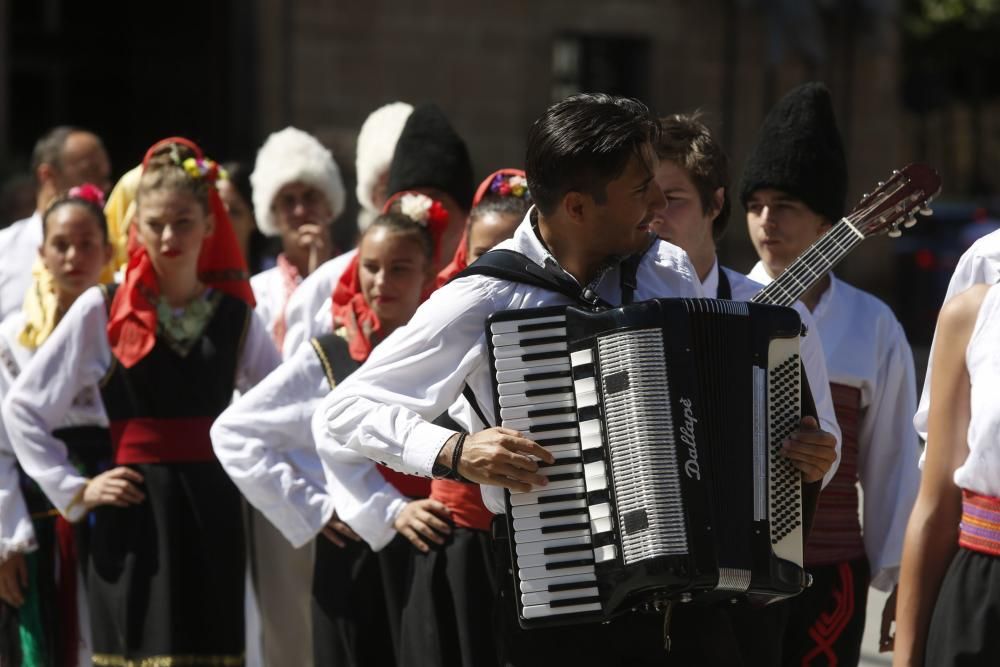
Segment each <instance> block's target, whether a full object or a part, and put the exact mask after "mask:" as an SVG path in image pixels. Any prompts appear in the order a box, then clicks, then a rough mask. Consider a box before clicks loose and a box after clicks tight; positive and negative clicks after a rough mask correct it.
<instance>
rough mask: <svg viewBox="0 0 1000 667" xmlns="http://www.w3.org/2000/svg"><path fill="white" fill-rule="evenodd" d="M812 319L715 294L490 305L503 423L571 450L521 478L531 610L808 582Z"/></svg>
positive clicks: (561, 621)
mask: <svg viewBox="0 0 1000 667" xmlns="http://www.w3.org/2000/svg"><path fill="white" fill-rule="evenodd" d="M800 331H801V323H800V320H799V316H798V313H796V312H795V310H793V309H791V308H784V307H779V306H767V305H759V304H752V303H743V302H735V301H723V300H715V299H658V300H653V301H646V302H642V303H637V304H633V305H630V306H625V307H622V308H617V309H612V310H607V311H604V312H598V313H594V312H588V311H585V310H580V309H577V308H575V307H555V308H540V309H527V310H515V311H504V312H500V313H496V314H494V315H493V316H491V317H490V318H489V320H488V322H487V339H488V342H489V350H490V363H491V367H492V372H493V379H494V382H495V384H494V388H495V396H494V398H495V409H496V414H497V415H498V416H499V421H500V424H501V425H503V426H506V427H508V428H513V429H517V430H518V431H521V432H522V433H524V434H525V436H526V437H528V438H531V439H532V440H534V441H536V442H537V443H538V444H540V445H541V446H543V447H545V448H546V449H547V450H548V451H549V452H551V453H552V454H553V456H554V458H555V462H554V463H553V464H551V465H545V466H544V467H543V469H542V471H543V472H544V474H546V476H547V477H548V481H549V483H548V484H547V485H546V486H544V487H535V488H533V489H532V490H531V491H529V492H526V493H515V492H508V493H507V496H506V503H507V517H506V520H507V535H508V537H509V539H510V552H511V564H512V569H513V572H514V582H515V585H516V587H517V590H516V591H515V597H516V599H517V607H518V614H519V621H520V623H521V625H522V626H523V627H525V628H530V627H539V626H547V625H566V624H574V623H583V622H588V621H604V620H607V619H609V618H611V617H613V616H615V615H617V614H621V613H624V612H626V611H629V610H632V609H637V608H642V607H646V606H652V605H654V604H656V603H658V602H661V601H667V600H685V601H688V600H691V601H711V600H717V599H723V598H732V597H739V596H750V597H755V598H759V599H762V600H764V601H768V600H772V599H780V598H783V597H787V596H791V595H795V594H797V593H799V592H801V590H802V589H803V588H804V586H805V581H806V575H805V573H804V571H803V569H802V538H803V534H802V484H801V477H800V475H799V473H798V471H797V470H796V469H795V468H794V467H793V466H792V465H791V464H790V463H789V462H788V460H787V459H786V458H785V457H784V456H782V455H781V443H782V441H783V440H784V439H785V438H786V437H787V436H788V434H790V433H791V432H792V431H793V430H794V429H795V427H796V426H797V425H798V422H799V419H800V414H801V407H800V406H801V393H800V392H801V376H800V372H801V371H800V369H801V363H800V360H799V335H800Z"/></svg>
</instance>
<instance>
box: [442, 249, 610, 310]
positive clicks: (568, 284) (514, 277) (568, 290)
mask: <svg viewBox="0 0 1000 667" xmlns="http://www.w3.org/2000/svg"><path fill="white" fill-rule="evenodd" d="M477 275H478V276H489V277H490V278H499V279H500V280H508V281H510V282H514V283H522V284H524V285H531V286H533V287H541V288H542V289H547V290H550V291H552V292H558V293H560V294H564V295H565V296H568V297H569V298H571V299H573V300H574V301H576V302H578V303H580V304H581V305H584V306H586V307H588V308H592V307H593V306H594V305H595V304H593V303H591V302H589V301H587V300H586V299H585V298H584V296H583V294H582V291H581V289H580V286H579V285H578V284H576V283H575V282H573V281H572V280H570V279H569V278H566V277H564V276H561V275H558V274H556V273H555V272H554V271H549V270H546V269H544V268H542V267H540V266H538V265H537V264H535V263H534V262H533V261H531V260H530V259H528V258H527V257H526V256H525V255H523V254H521V253H519V252H517V251H515V250H506V249H498V250H491V251H490V252H487V253H484V254H483V255H481V256H480V257H479V259H477V260H476V261H475V262H473V263H472V264H471V265H469V266H468V267H466V268H465V269H464V270H463V271H462V272H461V273H459V274H458V275H456V276H455V278H452V280H455V279H457V278H464V277H465V276H477Z"/></svg>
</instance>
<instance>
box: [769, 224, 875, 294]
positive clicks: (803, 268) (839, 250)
mask: <svg viewBox="0 0 1000 667" xmlns="http://www.w3.org/2000/svg"><path fill="white" fill-rule="evenodd" d="M864 239H865V235H864V234H862V233H861V232H859V231H858V230H857V228H856V227H855V226H854V225H853V224H851V222H850V220H848V218H841V220H840V222H838V223H837V224H836V225H834V226H833V227H832V228H831V229H830V231H828V232H827V233H826V234H824V235H823V236H822V237H820V238H819V239H817V241H816V242H815V243H813V244H812V245H811V246H809V247H808V248H807V249H806V251H805V252H804V253H802V254H801V255H799V256H798V257H797V258H796V259H795V261H794V262H792V263H791V264H789V265H788V268H786V269H785V270H784V271H782V272H781V275H780V276H778V277H777V278H776V279H775V280H774V281H772V282H771V283H770V284H769V285H767V286H766V287H765V288H764V289H762V290H761V291H760V292H758V293H757V294H756V295H754V297H753V299H751V301H752V302H754V303H766V304H772V305H776V306H791V305H792V304H793V303H795V302H796V301H797V300H798V299H799V298H800V297H801V296H802V295H803V294H805V293H806V292H807V291H808V290H809V288H810V287H812V286H813V285H815V284H816V283H817V282H819V280H820V278H822V277H823V276H824V275H826V273H827V272H828V271H829V270H830V269H832V268H833V267H834V266H836V265H837V264H838V263H839V262H840V260H842V259H843V258H844V257H845V256H847V253H849V252H851V251H852V250H853V249H854V248H856V247H857V246H858V244H860V243H861V242H862V241H863V240H864Z"/></svg>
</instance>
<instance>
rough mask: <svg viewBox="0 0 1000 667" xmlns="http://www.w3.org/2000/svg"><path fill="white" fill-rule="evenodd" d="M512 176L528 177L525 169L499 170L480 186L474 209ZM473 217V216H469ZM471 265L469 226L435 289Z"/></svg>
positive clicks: (438, 277)
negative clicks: (496, 186) (488, 193)
mask: <svg viewBox="0 0 1000 667" xmlns="http://www.w3.org/2000/svg"><path fill="white" fill-rule="evenodd" d="M511 176H520V177H521V178H525V177H526V175H525V173H524V170H523V169H497V170H496V171H494V172H493V173H492V174H490V175H489V176H487V177H486V180H484V181H483V182H482V183H480V184H479V188H478V189H477V190H476V196H475V197H474V198H473V199H472V209H475V208H476V206H478V205H479V202H481V201H483V197H485V196H486V193H487V192H496V191H497V190H496V189H495V188H494V184H495V183H497V182H498V181H499V182H501V183H502V182H503V181H504V180H505V179H509V178H510V177H511ZM469 217H470V218H471V217H472V216H471V215H470V216H469ZM468 265H469V226H468V225H466V226H465V231H464V232H462V240H460V241H459V242H458V248H456V249H455V256H454V257H453V258H452V260H451V263H450V264H448V266H446V267H444V268H443V269H441V273H439V274H438V275H437V281H436V283H435V287H441V286H442V285H444V284H445V283H446V282H448V281H449V280H451V279H452V278H454V277H455V276H457V275H458V274H459V273H461V272H462V271H463V270H465V267H467V266H468Z"/></svg>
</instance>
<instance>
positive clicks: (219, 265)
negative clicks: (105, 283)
mask: <svg viewBox="0 0 1000 667" xmlns="http://www.w3.org/2000/svg"><path fill="white" fill-rule="evenodd" d="M164 143H179V144H184V145H186V146H189V147H190V148H191V149H192V150H193V151H194V152H195V154H196V155H197V156H198V157H202V152H201V149H200V148H199V147H198V146H197V145H196V144H194V143H193V142H191V141H189V140H187V139H184V138H182V137H171V138H169V139H164V140H163V141H158V142H157V143H156V144H154V145H153V147H152V148H150V149H149V151H147V152H146V158H145V159H144V160H143V164H146V163H147V162H148V160H149V157H150V155H152V153H153V152H154V151H155V150H156V149H157V148H159V147H160V146H161V145H163V144H164ZM208 203H209V208H210V210H211V212H212V215H213V216H214V218H215V230H214V231H213V233H212V234H211V236H207V237H205V240H204V242H203V243H202V246H201V254H200V255H199V256H198V278H199V279H200V280H201V281H202V282H203V283H205V284H206V285H208V286H209V287H213V288H215V289H217V290H220V291H222V292H225V293H227V294H229V295H231V296H234V297H236V298H238V299H242V300H243V301H245V302H246V303H247V304H248V305H249V306H250V307H251V308H252V307H253V306H254V305H255V301H254V298H253V291H252V290H251V289H250V281H249V273H248V271H247V265H246V260H245V259H244V257H243V253H242V252H241V250H240V246H239V244H238V243H237V241H236V233H235V232H234V231H233V226H232V223H231V222H230V221H229V214H228V213H227V212H226V207H225V205H224V204H223V203H222V198H221V197H219V193H218V191H217V190H216V189H215V188H214V187H211V188H209V195H208ZM128 246H129V261H128V266H127V268H126V269H125V280H124V282H123V283H122V285H121V286H120V287H119V288H118V290H117V291H116V292H115V298H114V300H113V301H112V302H111V309H110V313H109V315H108V326H107V332H108V341H109V342H110V344H111V351H112V353H113V354H114V355H115V357H116V358H117V359H118V361H119V363H121V364H122V365H123V366H124V367H125V368H131V367H132V366H134V365H135V364H137V363H139V361H140V360H142V359H143V357H145V356H146V355H147V354H149V352H150V350H152V349H153V346H154V345H155V344H156V326H157V322H156V306H155V305H154V303H155V301H156V299H157V297H159V295H160V284H159V281H158V280H157V277H156V271H155V270H154V268H153V262H152V261H151V260H150V259H149V255H148V254H147V253H146V249H145V248H144V247H143V246H142V245H141V244H140V243H139V242H138V240H137V238H136V232H135V226H134V225H133V226H132V227H131V228H130V230H129V244H128Z"/></svg>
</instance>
